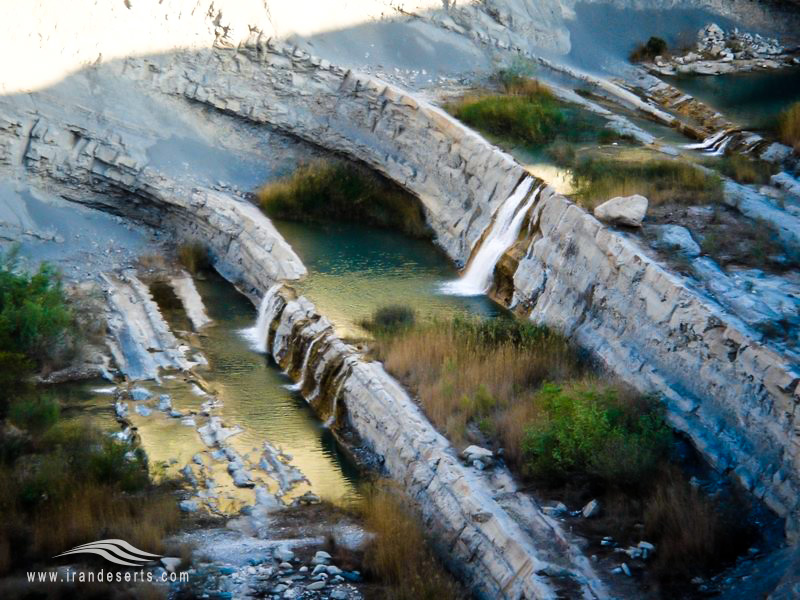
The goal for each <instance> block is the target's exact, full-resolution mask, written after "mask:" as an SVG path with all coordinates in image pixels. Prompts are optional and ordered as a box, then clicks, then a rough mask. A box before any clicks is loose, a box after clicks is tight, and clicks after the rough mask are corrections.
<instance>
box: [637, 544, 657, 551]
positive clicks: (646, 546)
mask: <svg viewBox="0 0 800 600" xmlns="http://www.w3.org/2000/svg"><path fill="white" fill-rule="evenodd" d="M638 547H639V548H641V549H642V550H647V551H648V552H651V553H652V552H655V551H656V547H655V546H654V545H653V544H651V543H650V542H645V541H641V542H639V544H638Z"/></svg>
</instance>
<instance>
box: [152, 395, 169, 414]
mask: <svg viewBox="0 0 800 600" xmlns="http://www.w3.org/2000/svg"><path fill="white" fill-rule="evenodd" d="M156 408H158V410H163V411H164V412H168V411H171V410H172V398H170V397H169V394H161V395H160V396H159V397H158V406H157V407H156Z"/></svg>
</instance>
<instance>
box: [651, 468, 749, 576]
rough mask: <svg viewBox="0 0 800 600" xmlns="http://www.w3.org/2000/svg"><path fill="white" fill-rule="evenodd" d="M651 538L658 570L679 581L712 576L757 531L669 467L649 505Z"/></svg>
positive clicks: (657, 571)
mask: <svg viewBox="0 0 800 600" xmlns="http://www.w3.org/2000/svg"><path fill="white" fill-rule="evenodd" d="M643 522H644V525H645V529H644V535H646V536H647V539H653V540H658V541H659V542H658V547H657V553H656V560H655V562H654V564H653V569H654V570H655V572H656V574H657V575H659V576H661V577H668V578H670V579H675V578H677V577H680V576H683V577H687V576H691V574H693V573H697V572H705V573H707V572H709V571H711V570H713V569H715V568H718V567H719V566H720V565H723V564H725V563H726V562H728V561H732V560H734V559H735V558H736V556H738V555H740V554H741V553H743V552H745V551H746V550H747V548H748V547H749V546H750V545H751V544H752V543H753V542H754V541H755V538H756V533H755V531H754V529H753V528H752V527H751V526H750V525H749V524H748V522H747V520H746V518H743V517H742V516H740V515H737V514H736V510H735V509H734V508H733V507H732V506H728V508H727V510H725V509H723V508H721V506H720V505H719V504H718V503H716V502H714V501H712V500H711V499H710V498H709V497H708V496H707V495H706V494H704V493H703V492H702V491H701V490H699V489H698V488H697V487H695V486H692V485H691V484H689V482H687V481H686V478H685V477H684V476H683V474H682V473H681V472H680V471H679V470H678V469H677V468H675V467H665V468H664V469H663V471H662V474H661V476H660V477H659V480H658V483H657V485H656V486H655V489H654V490H653V493H652V494H651V495H650V496H648V498H647V501H646V504H645V507H644V519H643Z"/></svg>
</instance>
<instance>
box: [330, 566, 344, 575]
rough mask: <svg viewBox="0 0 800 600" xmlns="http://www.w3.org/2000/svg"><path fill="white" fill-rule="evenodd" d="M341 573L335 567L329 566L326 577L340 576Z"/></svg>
mask: <svg viewBox="0 0 800 600" xmlns="http://www.w3.org/2000/svg"><path fill="white" fill-rule="evenodd" d="M341 573H342V570H341V569H340V568H339V567H337V566H336V565H331V566H329V567H328V575H340V574H341Z"/></svg>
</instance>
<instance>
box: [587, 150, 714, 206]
mask: <svg viewBox="0 0 800 600" xmlns="http://www.w3.org/2000/svg"><path fill="white" fill-rule="evenodd" d="M573 180H574V186H575V188H576V190H577V193H576V196H577V197H578V199H579V200H580V202H581V204H583V205H584V206H586V207H587V208H594V207H595V206H597V205H598V204H601V203H602V202H605V201H606V200H608V199H609V198H614V197H616V196H630V195H632V194H641V195H642V196H645V197H647V199H648V200H649V201H650V204H651V205H653V206H656V205H659V204H667V203H675V204H686V205H700V204H716V203H719V202H720V201H721V200H722V181H721V180H720V178H719V177H718V176H716V175H711V174H708V173H706V172H704V171H702V170H701V169H698V168H697V167H695V166H694V165H691V164H689V163H686V162H681V161H677V160H661V159H655V160H643V161H623V160H613V159H606V158H594V157H585V158H584V159H583V160H580V161H578V163H577V164H576V165H575V167H574V169H573Z"/></svg>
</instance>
